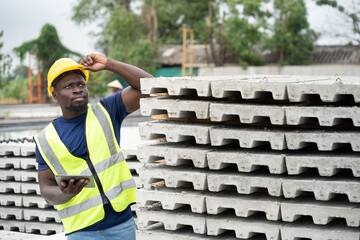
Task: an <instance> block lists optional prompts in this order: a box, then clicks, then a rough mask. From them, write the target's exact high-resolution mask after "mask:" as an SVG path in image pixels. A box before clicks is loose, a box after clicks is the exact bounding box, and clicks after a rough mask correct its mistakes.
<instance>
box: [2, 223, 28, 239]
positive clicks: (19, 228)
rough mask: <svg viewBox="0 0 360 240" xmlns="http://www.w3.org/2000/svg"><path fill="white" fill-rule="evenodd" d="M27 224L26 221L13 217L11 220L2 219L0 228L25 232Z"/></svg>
mask: <svg viewBox="0 0 360 240" xmlns="http://www.w3.org/2000/svg"><path fill="white" fill-rule="evenodd" d="M25 224H26V222H25V221H16V220H13V219H11V220H10V219H0V228H1V227H2V228H3V229H4V230H5V231H19V232H25ZM26 239H27V238H26ZM4 240H5V239H4ZM6 240H7V239H6Z"/></svg>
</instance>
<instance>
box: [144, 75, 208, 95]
mask: <svg viewBox="0 0 360 240" xmlns="http://www.w3.org/2000/svg"><path fill="white" fill-rule="evenodd" d="M140 82H141V92H142V93H143V94H152V93H167V94H169V95H174V96H181V95H195V96H199V97H209V96H211V91H210V83H209V79H208V78H201V77H171V78H168V77H158V78H142V79H141V80H140Z"/></svg>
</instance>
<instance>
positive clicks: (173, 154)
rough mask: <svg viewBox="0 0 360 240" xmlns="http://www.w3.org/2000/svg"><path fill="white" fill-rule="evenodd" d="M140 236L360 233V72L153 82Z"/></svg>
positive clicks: (147, 102)
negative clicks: (328, 75) (353, 73)
mask: <svg viewBox="0 0 360 240" xmlns="http://www.w3.org/2000/svg"><path fill="white" fill-rule="evenodd" d="M141 90H142V93H143V94H150V97H149V98H146V99H142V100H141V113H142V114H143V115H144V116H152V118H153V119H155V120H153V121H149V122H144V123H140V124H139V132H140V138H141V139H142V140H145V141H147V142H146V143H144V144H141V145H140V146H138V159H139V160H140V161H141V162H142V163H144V164H145V165H144V167H143V168H142V169H141V170H140V179H141V181H142V184H143V186H144V188H142V189H139V190H137V201H138V205H139V206H140V207H139V209H138V211H137V216H138V227H139V230H138V231H137V237H138V239H139V240H145V239H157V240H158V239H237V238H240V239H249V238H251V239H284V240H285V239H286V240H294V239H314V240H315V239H360V228H359V226H360V181H359V180H360V178H359V177H360V154H359V153H360V128H359V126H360V121H359V120H360V108H359V105H360V78H359V77H341V78H340V77H327V76H325V77H321V76H318V77H307V76H258V75H256V76H225V77H180V78H154V79H151V78H147V79H142V80H141Z"/></svg>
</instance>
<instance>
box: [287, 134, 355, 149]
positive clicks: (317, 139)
mask: <svg viewBox="0 0 360 240" xmlns="http://www.w3.org/2000/svg"><path fill="white" fill-rule="evenodd" d="M285 138H286V143H287V147H288V149H290V150H298V149H301V148H304V147H306V146H308V145H309V144H316V146H317V148H318V150H319V151H332V150H335V149H337V148H339V147H340V146H342V145H344V144H345V145H350V146H351V149H352V151H354V152H360V134H359V133H358V132H355V131H352V132H348V131H346V132H340V131H338V132H336V131H330V130H326V131H325V130H323V131H321V130H314V131H292V132H286V133H285Z"/></svg>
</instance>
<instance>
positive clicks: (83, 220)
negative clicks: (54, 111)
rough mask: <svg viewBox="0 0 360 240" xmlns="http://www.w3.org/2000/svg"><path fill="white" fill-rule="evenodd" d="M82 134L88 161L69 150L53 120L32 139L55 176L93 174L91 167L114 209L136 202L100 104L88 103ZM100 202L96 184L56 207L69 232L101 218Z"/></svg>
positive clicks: (131, 185)
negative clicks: (84, 139) (84, 137)
mask: <svg viewBox="0 0 360 240" xmlns="http://www.w3.org/2000/svg"><path fill="white" fill-rule="evenodd" d="M85 136H86V143H87V147H88V151H89V159H88V163H87V161H86V160H85V159H82V158H78V157H75V156H73V155H72V154H71V153H70V152H69V150H68V149H67V147H66V146H65V145H64V143H63V142H62V141H61V139H60V137H59V135H58V133H57V131H56V129H55V127H54V125H53V124H52V123H50V124H49V125H48V126H47V127H46V128H45V129H43V130H42V131H41V132H40V133H39V134H38V135H36V136H35V137H34V139H35V141H36V144H37V146H38V149H39V151H40V153H41V156H42V157H43V158H44V160H45V162H46V163H47V164H48V166H49V167H50V169H51V170H52V172H53V173H54V174H55V175H57V174H69V175H94V174H93V173H92V172H91V168H93V169H94V170H95V172H96V175H97V177H98V179H99V180H100V183H101V185H102V188H103V190H104V194H105V196H106V197H107V199H108V200H110V203H111V205H112V207H113V208H114V210H115V211H117V212H121V211H123V210H125V209H126V208H127V207H128V206H129V205H130V204H131V203H135V202H136V201H135V189H136V184H135V182H134V180H133V178H132V176H131V173H130V171H129V168H128V166H127V164H126V162H125V161H124V157H123V155H122V153H121V149H120V147H119V144H118V143H117V140H116V137H115V133H114V128H113V125H112V122H111V119H110V116H109V114H108V112H107V111H106V109H105V108H104V107H103V106H102V105H101V104H100V103H98V104H94V105H93V104H91V105H90V104H89V105H88V112H87V116H86V123H85ZM89 166H92V167H89ZM107 199H106V198H105V200H107ZM103 204H104V202H103V198H102V196H101V194H100V191H99V188H98V184H97V183H96V187H95V188H84V189H83V190H82V191H81V192H80V193H79V194H78V195H76V196H75V197H73V198H72V199H71V200H69V201H68V202H67V203H64V204H61V205H57V206H56V207H57V210H58V213H59V216H60V218H61V221H62V222H63V224H64V228H65V230H66V232H67V233H72V232H74V231H78V230H81V229H83V228H86V227H88V226H91V225H93V224H95V223H97V222H99V221H101V220H102V219H103V218H104V216H105V212H104V208H103Z"/></svg>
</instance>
